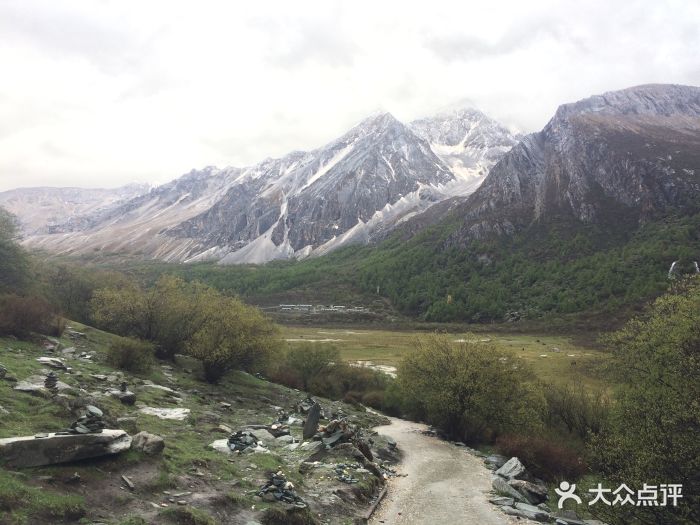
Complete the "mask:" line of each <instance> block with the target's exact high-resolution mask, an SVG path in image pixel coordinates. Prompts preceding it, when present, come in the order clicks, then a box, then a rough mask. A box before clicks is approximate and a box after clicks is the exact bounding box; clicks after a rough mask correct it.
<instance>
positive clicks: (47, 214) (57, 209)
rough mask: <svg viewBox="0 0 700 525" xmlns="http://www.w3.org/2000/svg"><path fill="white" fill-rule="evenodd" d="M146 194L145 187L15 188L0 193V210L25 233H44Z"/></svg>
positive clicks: (147, 188) (133, 185)
mask: <svg viewBox="0 0 700 525" xmlns="http://www.w3.org/2000/svg"><path fill="white" fill-rule="evenodd" d="M148 190H149V186H148V185H147V184H128V185H126V186H122V187H120V188H114V189H86V188H17V189H14V190H9V191H3V192H0V206H2V207H3V208H5V209H6V210H7V211H9V212H10V213H12V214H14V215H16V216H17V217H19V220H20V226H21V228H22V230H23V231H24V232H25V233H27V234H34V233H47V232H51V231H52V230H53V229H54V228H56V227H57V226H58V225H61V224H63V223H65V222H66V221H67V220H68V219H69V218H71V217H76V216H83V215H88V214H92V213H96V212H99V211H100V210H101V209H104V208H107V207H109V206H113V205H115V204H117V203H120V202H125V201H127V200H129V199H132V198H134V197H137V196H139V195H142V194H144V193H147V192H148Z"/></svg>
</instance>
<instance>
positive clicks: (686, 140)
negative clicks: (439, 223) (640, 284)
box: [408, 85, 700, 245]
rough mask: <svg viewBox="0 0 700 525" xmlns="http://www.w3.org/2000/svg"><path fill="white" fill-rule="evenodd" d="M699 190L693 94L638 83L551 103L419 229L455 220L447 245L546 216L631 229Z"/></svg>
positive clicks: (697, 107) (697, 102)
mask: <svg viewBox="0 0 700 525" xmlns="http://www.w3.org/2000/svg"><path fill="white" fill-rule="evenodd" d="M699 193H700V88H698V87H692V86H677V85H644V86H637V87H633V88H629V89H624V90H621V91H615V92H610V93H605V94H603V95H598V96H594V97H590V98H588V99H584V100H581V101H578V102H575V103H572V104H565V105H563V106H560V107H559V109H558V110H557V112H556V113H555V115H554V117H553V118H552V119H551V120H550V121H549V123H548V124H547V125H546V126H545V127H544V128H543V129H542V131H540V132H537V133H532V134H530V135H527V136H525V137H524V138H523V139H522V140H521V141H520V142H519V143H518V144H517V145H516V146H515V147H513V148H512V149H511V150H510V151H509V152H508V153H506V154H505V155H504V156H503V157H502V158H501V159H500V160H499V161H498V162H497V163H496V164H495V165H494V167H493V168H492V169H491V171H490V173H489V175H488V176H487V177H486V179H485V180H484V182H483V183H482V185H481V186H480V187H479V189H478V190H477V191H475V192H474V193H473V194H472V195H471V196H469V197H468V198H466V199H456V200H454V201H452V202H446V203H444V204H441V206H440V208H439V209H436V210H435V212H434V215H437V216H436V217H433V220H432V221H429V222H433V223H434V222H435V221H436V220H446V219H448V218H450V219H449V220H455V221H458V222H459V227H458V228H457V229H456V231H455V232H454V233H453V234H452V235H451V237H450V239H449V241H448V244H457V245H460V244H463V243H464V242H466V241H467V240H469V239H478V238H483V237H485V236H488V235H493V234H495V235H503V234H506V235H509V234H512V233H514V232H515V231H517V230H519V229H522V228H525V227H527V226H528V225H531V224H533V223H535V222H541V221H543V220H546V219H548V218H551V217H554V216H559V217H565V218H568V219H572V220H574V221H579V222H582V223H599V224H608V223H610V224H611V225H613V226H614V225H615V222H616V221H617V220H618V219H619V218H620V217H623V218H624V220H626V221H631V222H632V223H637V224H638V223H639V222H643V221H645V220H648V219H650V218H652V217H653V216H654V215H655V214H659V213H662V212H664V210H668V209H669V208H677V207H684V206H692V205H694V203H696V201H697V198H698V195H699ZM440 211H441V214H440V213H438V212H440ZM431 212H432V210H431ZM419 219H421V218H418V219H417V220H419ZM424 225H425V221H424V222H423V223H421V224H420V225H416V224H414V225H412V230H411V231H417V230H420V229H421V227H422V226H424ZM408 228H409V229H410V228H411V226H409V227H408Z"/></svg>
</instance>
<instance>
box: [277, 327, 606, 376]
mask: <svg viewBox="0 0 700 525" xmlns="http://www.w3.org/2000/svg"><path fill="white" fill-rule="evenodd" d="M281 330H282V333H281V337H282V339H283V340H285V341H287V342H288V344H290V345H294V344H300V343H304V342H308V343H319V344H329V345H332V346H334V347H336V348H337V349H338V350H339V351H340V355H341V357H342V358H343V359H345V360H346V361H351V362H354V361H371V362H372V363H373V364H374V365H379V366H392V367H395V366H397V365H398V363H399V362H400V361H401V359H402V358H403V357H404V356H405V355H406V354H407V353H408V352H410V351H411V349H412V348H413V345H414V343H415V341H416V340H417V339H418V338H420V337H425V336H426V332H422V331H418V330H405V331H393V330H375V329H363V328H327V327H308V326H304V327H296V326H283V327H282V328H281ZM450 337H451V338H452V340H453V341H454V342H455V344H460V343H463V342H465V341H471V340H476V341H481V342H484V343H487V344H489V345H493V347H494V348H497V349H500V350H506V351H509V352H511V353H512V354H513V355H514V357H515V358H516V359H522V360H523V362H526V363H527V364H528V365H530V366H531V367H532V369H533V371H534V372H535V374H536V375H537V377H538V378H539V379H541V380H543V381H547V382H551V383H555V384H564V383H571V382H577V381H580V382H582V383H583V384H584V385H586V386H588V387H591V388H601V387H604V386H605V384H606V382H605V380H604V378H603V374H604V369H605V365H606V362H607V360H608V359H609V357H610V355H609V354H608V353H607V352H604V351H602V350H600V349H597V348H594V347H593V346H591V345H586V344H585V343H581V342H579V341H578V340H577V339H576V338H574V337H570V336H565V335H532V334H514V333H507V334H496V333H478V334H473V333H465V332H462V333H458V332H457V333H451V334H450Z"/></svg>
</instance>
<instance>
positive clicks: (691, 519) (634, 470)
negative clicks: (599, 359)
mask: <svg viewBox="0 0 700 525" xmlns="http://www.w3.org/2000/svg"><path fill="white" fill-rule="evenodd" d="M607 342H608V343H609V345H610V347H611V349H612V350H613V352H614V354H613V355H614V370H616V371H617V372H618V373H619V376H620V377H619V379H620V381H621V382H622V386H621V388H620V390H619V391H618V392H617V393H616V396H615V399H616V402H615V403H614V404H613V406H612V411H611V417H610V422H609V425H608V426H607V427H606V428H605V429H604V430H603V432H601V433H600V434H599V435H598V436H596V437H595V438H594V439H593V440H592V442H591V445H590V454H591V456H592V457H593V459H594V461H595V466H596V467H597V468H598V469H599V470H600V472H601V473H603V475H605V476H606V477H608V478H609V479H610V480H611V481H612V482H616V483H626V484H627V485H628V486H630V487H642V486H643V484H644V483H648V484H650V485H656V484H660V483H682V484H683V500H682V501H683V504H681V505H678V507H664V508H663V511H664V512H663V516H662V517H663V520H664V521H663V523H669V524H672V523H700V475H699V473H700V440H699V439H698V432H699V431H700V403H698V400H699V399H700V279H698V278H697V277H696V278H690V279H688V280H687V281H684V282H681V283H679V284H678V285H677V286H676V287H675V288H674V290H673V291H672V292H671V293H669V294H668V295H666V296H663V297H661V298H659V299H657V300H656V301H655V302H654V303H653V305H652V306H651V308H650V309H649V310H648V312H647V313H646V314H645V315H643V316H640V317H638V318H637V319H633V320H631V321H630V322H629V323H628V324H627V325H626V326H625V327H624V328H623V329H622V330H619V331H618V332H615V333H614V334H612V335H611V336H610V337H608V338H607ZM654 510H658V509H650V508H641V509H636V514H637V516H635V517H634V520H639V521H640V522H642V523H653V522H655V520H656V519H657V518H658V516H656V515H655V513H654ZM612 519H614V521H615V522H617V523H629V522H632V521H634V520H633V519H631V518H630V516H624V515H620V516H617V517H615V516H613V518H612ZM606 521H608V518H607V517H606ZM657 523H658V521H657Z"/></svg>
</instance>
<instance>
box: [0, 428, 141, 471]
mask: <svg viewBox="0 0 700 525" xmlns="http://www.w3.org/2000/svg"><path fill="white" fill-rule="evenodd" d="M130 446H131V436H129V434H127V433H126V432H124V431H123V430H116V429H104V430H103V431H102V432H100V433H99V434H67V435H57V434H48V436H47V437H44V438H35V437H34V436H24V437H15V438H5V439H0V463H3V464H4V465H5V466H8V467H14V468H22V467H39V466H43V465H53V464H55V463H66V462H70V461H78V460H81V459H87V458H94V457H99V456H106V455H110V454H118V453H119V452H122V451H124V450H128V449H129V447H130Z"/></svg>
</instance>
